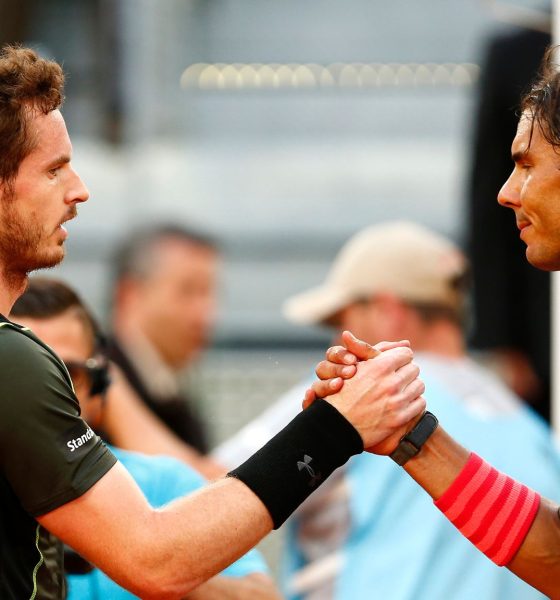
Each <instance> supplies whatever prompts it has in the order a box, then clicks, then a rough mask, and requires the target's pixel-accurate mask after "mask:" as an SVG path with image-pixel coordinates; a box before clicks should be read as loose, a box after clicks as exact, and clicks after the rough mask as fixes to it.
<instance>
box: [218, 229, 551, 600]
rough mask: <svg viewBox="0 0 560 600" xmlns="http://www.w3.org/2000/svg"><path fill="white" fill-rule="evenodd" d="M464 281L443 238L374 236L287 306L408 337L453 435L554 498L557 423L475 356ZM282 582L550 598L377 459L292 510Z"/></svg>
mask: <svg viewBox="0 0 560 600" xmlns="http://www.w3.org/2000/svg"><path fill="white" fill-rule="evenodd" d="M468 275H469V269H468V264H467V261H466V259H465V258H464V256H463V255H462V254H461V253H460V252H459V250H458V249H457V248H456V247H455V246H454V245H453V244H452V243H451V242H449V241H448V240H446V239H445V238H442V237H440V236H438V235H436V234H434V233H432V232H430V231H429V230H427V229H425V228H422V227H419V226H416V225H413V224H410V223H389V224H383V225H379V226H373V227H370V228H367V229H365V230H363V231H362V232H360V233H358V234H357V235H356V236H355V237H354V238H352V239H351V240H350V241H349V242H348V243H347V244H346V245H345V246H344V248H343V249H342V250H341V252H340V253H339V255H338V256H337V258H336V259H335V262H334V264H333V266H332V268H331V271H330V274H329V275H328V277H327V280H326V282H325V283H324V284H323V285H322V286H320V287H318V288H316V289H314V290H311V291H309V292H306V293H303V294H301V295H299V296H296V297H294V298H292V299H291V300H289V301H288V302H287V304H286V314H287V316H288V317H289V318H291V319H292V320H294V321H296V322H300V323H306V324H316V325H318V324H327V325H330V326H332V327H334V328H335V330H336V332H337V335H340V333H341V332H342V331H343V330H344V329H348V330H350V331H352V332H353V333H355V334H356V335H357V336H358V337H360V338H361V339H365V340H367V341H369V342H371V343H375V342H377V341H379V340H381V339H394V340H399V339H409V340H410V342H411V345H412V347H413V348H414V350H415V362H416V363H418V365H419V366H420V370H421V373H422V379H423V381H424V382H425V384H426V393H425V396H426V399H427V401H428V406H429V408H430V410H433V411H434V412H435V413H436V414H437V415H438V418H440V420H441V421H442V423H445V427H446V428H447V429H448V430H449V431H451V432H452V435H453V436H454V437H456V439H458V440H459V441H460V442H461V443H464V444H466V445H467V446H468V447H470V448H472V449H474V451H476V452H479V453H480V454H481V455H483V456H485V457H486V458H488V460H490V461H492V462H493V463H494V464H495V465H496V466H497V467H498V468H500V469H503V470H505V471H507V472H510V473H513V474H514V476H516V477H519V478H521V479H522V480H524V481H526V482H527V481H528V482H529V485H532V486H534V487H535V488H536V489H537V490H540V491H541V492H543V493H544V494H551V495H552V497H555V496H557V495H558V494H559V493H560V456H559V455H558V453H557V452H556V451H555V449H554V446H553V442H552V439H551V436H550V432H549V430H548V428H547V426H546V425H545V423H544V422H543V421H542V420H541V419H540V418H539V417H538V416H537V415H536V414H535V413H533V412H532V411H531V409H529V408H528V407H527V406H526V405H525V404H524V403H523V402H521V400H520V399H519V398H517V397H516V396H514V395H513V394H512V393H511V391H510V390H509V389H508V388H506V387H505V386H504V385H502V384H501V382H500V381H499V380H498V379H497V378H496V377H495V376H494V375H493V374H491V372H489V371H488V370H485V369H483V368H481V367H480V366H478V365H477V364H476V363H474V362H473V361H471V360H470V359H469V358H468V357H467V355H466V354H465V341H464V336H463V325H464V322H465V320H466V314H465V313H466V297H467V288H468V279H469V277H468ZM302 387H307V386H306V385H304V386H302ZM302 396H303V392H302V388H301V387H298V388H297V389H296V390H295V392H294V393H292V394H290V393H289V394H287V395H286V396H285V397H284V398H283V399H281V400H280V401H279V402H278V404H277V405H275V406H273V407H272V408H271V409H270V410H269V411H267V412H265V413H264V414H263V415H262V416H261V417H259V418H257V419H256V420H255V421H254V422H252V423H250V424H249V425H248V426H247V427H246V428H245V429H244V430H242V431H241V432H240V433H239V434H238V435H237V436H235V437H234V438H233V439H232V440H230V441H229V442H227V443H226V444H224V445H223V446H222V447H220V448H218V449H217V451H216V455H217V456H218V458H219V459H221V460H222V461H224V462H225V461H228V460H230V461H232V462H237V461H239V460H242V459H243V458H244V456H246V455H249V454H250V453H251V452H252V451H253V448H252V447H251V444H250V440H251V439H252V440H253V444H259V443H260V441H261V440H262V439H263V438H264V437H271V436H272V435H273V434H274V433H275V432H276V431H277V430H278V429H280V428H281V427H282V426H283V425H284V424H285V421H286V420H288V419H289V418H290V416H291V415H293V414H294V413H295V412H296V411H298V410H299V407H300V405H301V400H302ZM520 439H522V440H523V445H522V446H521V445H520V444H519V440H520ZM236 448H238V450H237V452H236ZM504 449H507V451H504ZM403 565H406V569H404V570H403ZM433 573H437V577H432V576H431V575H430V574H433ZM459 581H460V582H461V585H460V586H457V582H459ZM285 582H286V586H285V587H286V591H287V593H288V597H289V598H305V599H306V600H316V599H322V598H337V599H341V600H342V599H346V598H365V597H369V595H370V594H371V593H372V590H374V591H375V595H376V597H379V598H391V600H401V599H402V600H405V599H406V600H410V599H411V598H414V599H415V600H424V599H425V600H428V599H430V600H432V599H433V598H453V600H463V599H465V600H467V599H469V600H471V599H472V598H477V599H478V600H516V599H518V600H529V599H537V598H543V596H542V595H541V594H540V593H539V592H537V591H536V590H534V589H533V588H531V587H530V586H528V585H527V584H526V583H524V582H522V581H520V580H519V579H518V578H517V577H516V576H515V575H513V574H512V573H510V572H509V571H507V570H506V569H499V568H497V567H496V566H495V565H493V564H492V563H491V562H489V561H488V560H487V559H486V558H485V557H484V556H483V555H482V554H481V553H479V552H478V551H477V550H476V548H475V547H474V546H472V544H471V543H470V542H469V541H467V540H465V539H464V538H461V537H460V536H457V533H456V530H455V528H454V527H453V526H452V525H451V524H450V523H449V522H448V521H447V520H446V519H445V518H443V517H442V515H441V514H439V513H438V511H434V508H433V506H432V502H431V499H430V498H428V497H427V496H426V494H425V493H424V492H423V491H422V490H421V489H420V488H419V487H418V486H416V485H415V483H414V482H413V481H411V480H410V479H409V478H407V477H406V476H404V475H403V474H402V473H401V471H400V469H399V467H398V466H397V465H396V464H394V463H392V462H391V461H387V460H386V459H382V458H379V457H376V456H373V457H372V456H366V457H361V456H357V457H354V458H353V459H351V460H350V461H349V463H347V465H346V466H345V467H342V468H341V469H339V470H338V471H336V472H335V473H334V474H333V476H332V477H331V479H330V480H329V482H327V484H326V485H325V486H323V488H321V489H320V490H318V492H317V493H316V494H315V495H314V497H312V498H310V499H309V500H308V501H307V502H306V503H305V504H304V505H303V506H302V507H301V508H300V510H299V511H298V513H296V515H295V517H294V519H293V520H292V523H291V528H290V529H289V533H288V544H287V551H286V574H285Z"/></svg>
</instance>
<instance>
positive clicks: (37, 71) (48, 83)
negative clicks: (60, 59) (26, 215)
mask: <svg viewBox="0 0 560 600" xmlns="http://www.w3.org/2000/svg"><path fill="white" fill-rule="evenodd" d="M63 100H64V73H63V71H62V68H61V67H60V65H59V64H58V63H56V62H53V61H49V60H45V59H43V58H40V57H39V56H38V54H37V53H36V52H34V51H33V50H31V49H30V48H21V47H17V46H4V47H3V48H2V49H0V156H1V157H2V160H0V182H3V183H5V184H7V185H8V186H11V184H12V183H13V180H14V179H15V177H16V175H17V172H18V170H19V167H20V165H21V162H22V161H23V159H24V158H25V157H26V156H27V155H28V154H29V153H30V152H31V151H32V150H33V148H34V144H35V140H34V138H33V136H32V135H31V133H30V132H29V129H28V126H27V122H28V118H29V110H30V109H32V110H39V111H41V112H42V113H44V114H48V113H50V112H51V111H53V110H56V109H57V108H59V107H60V106H61V105H62V102H63Z"/></svg>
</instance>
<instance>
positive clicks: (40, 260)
mask: <svg viewBox="0 0 560 600" xmlns="http://www.w3.org/2000/svg"><path fill="white" fill-rule="evenodd" d="M65 254H66V252H65V251H64V248H63V247H62V246H59V247H58V248H57V249H56V250H53V251H52V252H49V254H48V255H44V256H39V257H37V259H36V261H35V264H34V265H33V266H31V268H30V269H29V271H28V272H29V273H31V272H32V271H38V270H40V269H52V268H54V267H56V266H57V265H59V264H60V263H61V262H62V261H63V260H64V256H65Z"/></svg>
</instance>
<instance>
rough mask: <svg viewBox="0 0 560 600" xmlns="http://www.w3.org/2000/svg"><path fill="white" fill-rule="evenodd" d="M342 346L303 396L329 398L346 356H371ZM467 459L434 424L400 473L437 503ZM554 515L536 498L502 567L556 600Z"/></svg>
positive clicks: (559, 578) (559, 590)
mask: <svg viewBox="0 0 560 600" xmlns="http://www.w3.org/2000/svg"><path fill="white" fill-rule="evenodd" d="M343 343H344V344H346V346H339V347H334V348H331V349H329V354H328V355H327V360H326V361H323V362H322V363H320V364H319V365H318V366H317V375H318V376H319V377H320V378H321V377H322V379H323V380H322V381H321V382H320V383H317V382H316V383H317V385H315V384H314V386H313V389H312V390H311V392H310V391H308V394H309V397H312V396H313V395H317V396H319V395H325V396H326V395H328V394H329V393H332V392H330V390H331V389H332V386H331V381H330V380H329V377H333V376H334V377H338V378H339V379H340V380H341V385H343V386H346V385H347V384H348V383H349V382H348V381H347V380H345V381H343V380H342V376H341V371H340V369H341V367H342V366H343V365H344V364H348V360H349V359H348V358H347V357H346V354H347V353H348V352H350V353H352V354H353V355H354V357H355V358H356V361H360V360H364V359H367V358H368V357H369V356H371V354H372V353H373V348H372V347H371V346H369V344H367V343H366V342H362V341H360V340H356V338H354V336H352V334H350V333H349V332H345V334H344V335H343ZM368 346H369V347H368ZM327 363H330V364H327ZM336 387H338V384H337V386H336ZM306 398H307V395H306ZM408 429H410V427H409V428H408ZM393 438H394V436H393ZM388 439H390V438H388ZM393 441H394V439H393V440H392V441H391V442H390V443H389V444H388V446H389V447H391V446H393V448H394V447H396V443H397V442H398V440H396V442H395V443H394V445H393ZM382 453H384V454H385V453H386V452H382ZM469 455H470V452H469V451H468V450H467V449H465V448H463V447H462V446H461V445H460V444H458V443H457V442H456V441H455V440H454V439H453V438H452V437H451V436H450V435H449V434H447V433H446V432H445V430H444V429H443V427H442V426H441V425H439V426H438V427H437V429H436V431H435V432H434V433H433V434H432V435H431V436H430V437H429V438H428V440H427V441H426V443H425V444H424V445H423V446H422V450H421V451H420V452H419V453H418V454H417V455H416V456H415V457H414V458H412V459H410V460H409V461H408V462H407V463H406V464H405V465H404V467H403V468H404V470H405V471H406V472H407V473H408V474H409V475H410V476H411V477H412V478H413V479H414V480H415V481H416V482H417V483H418V484H419V485H420V486H421V487H422V488H423V489H424V490H425V491H426V492H427V493H428V494H429V495H430V496H431V497H432V498H433V499H434V500H437V499H438V498H440V497H441V496H442V495H443V494H444V492H445V491H446V490H447V489H448V488H449V486H450V485H451V483H452V482H453V481H454V480H455V479H456V478H457V476H458V475H459V473H460V472H461V470H462V469H463V467H464V466H465V464H466V463H467V461H468V459H469ZM559 510H560V507H559V506H558V504H556V503H554V502H551V501H550V500H547V499H546V498H542V499H541V505H540V508H539V510H538V512H537V516H536V518H535V520H534V522H533V524H532V526H531V528H530V530H529V533H528V534H527V536H526V538H525V540H524V541H523V544H522V545H521V547H520V548H519V550H518V552H517V554H516V555H515V557H514V558H513V560H512V561H511V562H510V563H509V564H508V565H507V568H508V569H509V570H510V571H512V572H513V573H515V574H516V575H518V576H519V577H520V578H521V579H523V580H524V581H526V582H527V583H529V584H530V585H532V586H533V587H535V588H536V589H538V590H539V591H541V592H542V593H543V594H546V595H547V596H549V597H550V598H552V599H553V600H560V514H559ZM497 568H498V567H497Z"/></svg>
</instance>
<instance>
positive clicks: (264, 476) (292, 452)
mask: <svg viewBox="0 0 560 600" xmlns="http://www.w3.org/2000/svg"><path fill="white" fill-rule="evenodd" d="M363 449H364V444H363V441H362V438H361V437H360V434H359V433H358V432H357V431H356V429H354V427H353V426H352V424H351V423H350V422H349V421H348V420H346V418H345V417H343V416H342V415H341V414H340V413H339V412H338V410H336V408H334V406H332V405H331V404H329V403H328V402H325V401H324V400H317V401H315V402H314V403H313V404H312V405H311V406H310V407H309V408H307V409H306V410H304V411H303V412H301V413H300V414H299V415H298V416H297V417H296V418H295V419H294V420H293V421H291V422H290V423H288V425H286V427H285V428H284V429H282V431H280V432H279V433H278V434H276V435H275V436H274V437H273V438H272V439H271V440H270V441H269V442H268V443H267V444H265V445H264V446H263V447H262V448H261V449H260V450H258V451H257V452H256V453H255V454H253V456H251V458H249V459H248V460H246V461H245V462H244V463H243V464H242V465H240V466H239V467H237V469H234V470H233V471H231V472H230V473H228V477H235V478H237V479H239V480H240V481H242V482H243V483H244V484H245V485H246V486H247V487H249V488H250V489H251V490H252V491H253V492H254V493H255V494H256V495H257V496H258V497H259V498H260V500H261V501H262V503H263V504H264V505H265V506H266V508H267V509H268V512H269V513H270V516H271V517H272V521H273V522H274V529H278V527H280V525H282V523H283V522H284V521H285V520H286V519H287V518H288V517H289V516H290V515H291V514H292V512H293V511H294V510H295V509H296V508H297V507H298V506H299V505H300V504H301V503H302V502H303V501H304V500H305V499H306V498H307V497H308V496H309V495H310V494H311V493H312V492H313V491H314V490H316V489H317V487H318V486H319V485H320V484H321V483H322V482H323V481H325V479H327V477H328V476H329V475H330V474H331V473H332V472H333V471H334V470H335V469H337V468H338V467H340V466H341V465H343V464H344V463H345V462H346V461H347V460H348V459H349V458H350V457H351V456H352V455H354V454H359V453H360V452H362V451H363Z"/></svg>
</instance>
